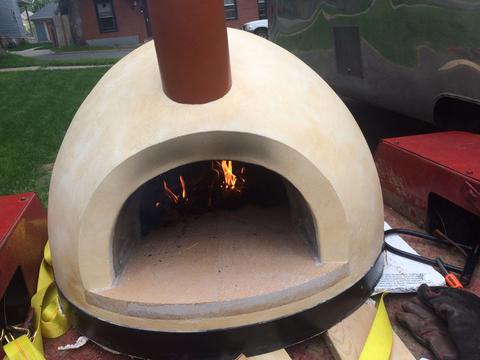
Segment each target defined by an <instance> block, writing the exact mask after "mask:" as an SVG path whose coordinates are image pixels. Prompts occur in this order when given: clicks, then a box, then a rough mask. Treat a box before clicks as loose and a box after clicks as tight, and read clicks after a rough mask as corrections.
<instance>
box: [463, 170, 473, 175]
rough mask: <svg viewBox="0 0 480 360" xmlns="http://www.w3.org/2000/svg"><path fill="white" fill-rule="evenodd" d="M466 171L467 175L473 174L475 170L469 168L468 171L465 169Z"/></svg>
mask: <svg viewBox="0 0 480 360" xmlns="http://www.w3.org/2000/svg"><path fill="white" fill-rule="evenodd" d="M465 173H466V174H467V175H473V171H472V170H467V171H465Z"/></svg>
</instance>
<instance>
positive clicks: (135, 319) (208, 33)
mask: <svg viewBox="0 0 480 360" xmlns="http://www.w3.org/2000/svg"><path fill="white" fill-rule="evenodd" d="M149 5H150V14H151V20H152V25H153V29H154V33H155V44H154V42H153V41H152V42H149V43H147V44H145V45H143V46H141V47H140V48H138V49H136V50H135V51H133V52H132V53H131V54H130V55H128V56H127V57H125V58H124V59H122V60H121V61H119V62H118V63H117V64H116V65H115V66H113V67H112V68H111V69H110V70H109V71H108V72H107V73H106V74H105V76H104V77H103V78H102V79H101V80H100V81H99V83H98V84H97V85H96V86H95V88H94V89H93V90H92V92H91V93H90V95H89V96H88V97H87V99H86V100H85V101H84V103H83V104H82V106H81V107H80V109H79V110H78V112H77V114H76V115H75V118H74V119H73V121H72V124H71V126H70V128H69V130H68V132H67V134H66V136H65V139H64V141H63V144H62V146H61V149H60V152H59V154H58V158H57V160H56V163H55V168H54V171H53V178H52V182H51V187H50V199H49V214H48V215H49V224H48V225H49V236H50V241H51V249H52V255H53V266H54V270H55V276H56V281H57V283H58V287H59V290H60V292H61V293H62V296H63V297H64V299H65V300H66V301H68V302H69V303H70V304H71V305H72V307H73V308H74V309H75V312H76V322H77V327H78V329H79V331H80V332H82V333H84V334H85V335H87V336H89V337H90V338H92V339H93V340H94V341H96V342H98V343H100V344H101V345H104V346H106V347H109V348H112V349H115V350H118V351H120V352H123V353H128V354H131V355H136V356H141V357H147V358H215V359H218V358H222V357H225V358H229V357H230V358H231V357H232V356H235V355H238V354H239V353H242V352H243V353H246V354H247V355H253V354H258V353H262V352H267V351H270V350H274V349H276V348H280V347H284V346H287V345H289V344H293V343H296V342H298V341H301V340H303V339H306V338H309V337H311V336H313V335H316V334H319V333H321V332H322V331H324V330H326V329H328V328H329V327H330V326H332V325H334V324H335V323H336V322H338V321H340V320H341V319H343V318H344V317H346V316H347V315H348V314H349V313H351V312H352V311H353V310H354V309H356V308H357V307H358V306H359V305H360V304H361V303H362V302H363V301H364V300H365V299H366V298H367V297H368V296H369V295H370V294H371V291H372V288H373V286H374V285H375V283H376V282H377V280H378V279H379V277H380V274H381V270H382V261H381V257H380V256H379V254H380V252H381V249H382V240H383V207H382V197H381V191H380V186H379V181H378V177H377V173H376V169H375V166H374V162H373V160H372V157H371V155H370V152H369V149H368V147H367V144H366V142H365V140H364V138H363V136H362V134H361V132H360V130H359V128H358V127H357V125H356V123H355V121H354V119H353V118H352V115H351V114H350V112H349V111H348V110H347V108H346V107H345V105H344V104H343V103H342V101H341V100H340V99H339V98H338V96H337V95H336V94H335V93H334V92H333V91H332V89H331V88H330V87H329V86H328V85H327V84H326V83H325V82H324V81H323V80H322V79H321V78H320V77H319V76H318V75H317V74H316V73H315V72H314V71H313V70H311V69H310V68H309V67H308V66H307V65H305V64H304V63H303V62H302V61H300V60H299V59H297V58H296V57H295V56H293V55H291V54H290V53H288V52H287V51H285V50H283V49H282V48H280V47H278V46H276V45H274V44H273V43H271V42H269V41H267V40H265V39H262V38H260V37H257V36H254V35H251V34H249V33H247V32H243V31H238V30H232V29H228V31H227V30H226V28H225V22H224V17H223V16H224V15H223V2H222V1H221V0H202V1H188V0H162V1H151V2H150V4H149ZM159 64H160V66H159Z"/></svg>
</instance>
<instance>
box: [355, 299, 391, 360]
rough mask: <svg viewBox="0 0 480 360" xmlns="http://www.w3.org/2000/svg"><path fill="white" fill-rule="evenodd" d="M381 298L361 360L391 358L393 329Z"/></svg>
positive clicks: (386, 359)
mask: <svg viewBox="0 0 480 360" xmlns="http://www.w3.org/2000/svg"><path fill="white" fill-rule="evenodd" d="M385 295H386V294H385V293H384V294H383V295H382V297H381V298H380V302H379V304H378V308H377V313H376V315H375V319H374V320H373V324H372V327H371V328H370V332H369V333H368V337H367V341H366V342H365V345H363V350H362V353H361V354H360V358H359V360H389V359H390V354H391V352H392V345H393V330H392V325H391V324H390V319H389V318H388V313H387V309H386V308H385V303H384V301H383V298H384V296H385Z"/></svg>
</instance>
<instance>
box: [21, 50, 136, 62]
mask: <svg viewBox="0 0 480 360" xmlns="http://www.w3.org/2000/svg"><path fill="white" fill-rule="evenodd" d="M133 50H135V48H121V49H111V50H91V51H69V52H54V51H52V50H49V49H27V50H23V51H15V52H12V53H13V54H15V55H20V56H25V57H33V58H35V59H40V60H47V61H50V60H79V59H120V58H122V57H124V56H125V55H127V54H129V53H130V52H131V51H133Z"/></svg>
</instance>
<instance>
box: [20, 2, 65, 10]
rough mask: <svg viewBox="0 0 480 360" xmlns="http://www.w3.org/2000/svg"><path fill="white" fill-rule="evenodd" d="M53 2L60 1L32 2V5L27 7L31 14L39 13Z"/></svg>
mask: <svg viewBox="0 0 480 360" xmlns="http://www.w3.org/2000/svg"><path fill="white" fill-rule="evenodd" d="M52 2H58V0H32V2H31V3H30V5H28V6H27V8H28V10H30V11H31V12H37V11H38V10H40V9H41V8H43V7H44V6H45V5H47V4H50V3H52Z"/></svg>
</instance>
